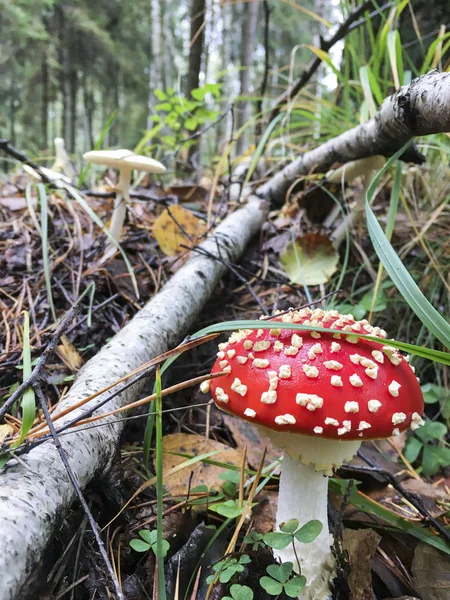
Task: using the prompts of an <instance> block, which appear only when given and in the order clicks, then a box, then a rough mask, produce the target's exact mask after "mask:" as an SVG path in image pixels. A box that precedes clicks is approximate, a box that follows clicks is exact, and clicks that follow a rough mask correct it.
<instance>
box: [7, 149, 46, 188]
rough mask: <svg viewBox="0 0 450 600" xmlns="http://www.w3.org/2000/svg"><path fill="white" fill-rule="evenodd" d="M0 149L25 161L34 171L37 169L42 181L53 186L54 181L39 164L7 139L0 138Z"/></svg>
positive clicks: (20, 160)
mask: <svg viewBox="0 0 450 600" xmlns="http://www.w3.org/2000/svg"><path fill="white" fill-rule="evenodd" d="M0 149H1V150H3V151H4V152H6V154H9V155H10V156H12V157H13V158H15V159H16V160H18V161H19V162H21V163H25V164H26V165H29V166H30V167H31V168H33V169H34V170H35V171H37V172H38V173H39V175H40V177H41V178H42V181H43V182H44V183H47V184H48V185H51V186H52V187H55V185H54V182H53V181H52V180H51V179H49V178H48V177H47V176H46V175H45V174H44V173H43V172H42V171H41V168H40V167H39V165H37V164H36V163H35V162H33V161H32V160H31V158H30V157H29V156H27V155H26V154H25V153H24V152H21V151H20V150H17V148H15V147H14V146H13V145H12V144H11V143H10V142H9V140H5V139H0Z"/></svg>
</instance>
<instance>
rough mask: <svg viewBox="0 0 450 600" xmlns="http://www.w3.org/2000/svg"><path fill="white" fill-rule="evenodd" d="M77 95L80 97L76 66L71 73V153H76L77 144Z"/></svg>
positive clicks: (72, 67) (69, 147)
mask: <svg viewBox="0 0 450 600" xmlns="http://www.w3.org/2000/svg"><path fill="white" fill-rule="evenodd" d="M77 95H78V73H77V68H76V66H74V65H71V67H70V73H69V101H70V113H69V114H70V125H69V137H68V140H67V146H68V150H69V152H72V153H74V152H75V150H76V143H77Z"/></svg>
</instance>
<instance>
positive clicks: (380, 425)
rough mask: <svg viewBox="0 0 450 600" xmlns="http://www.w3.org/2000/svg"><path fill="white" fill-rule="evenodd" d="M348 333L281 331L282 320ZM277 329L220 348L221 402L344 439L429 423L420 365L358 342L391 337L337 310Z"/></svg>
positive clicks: (251, 416) (293, 318) (294, 429)
mask: <svg viewBox="0 0 450 600" xmlns="http://www.w3.org/2000/svg"><path fill="white" fill-rule="evenodd" d="M277 321H283V322H285V323H286V322H288V323H289V322H290V323H298V324H303V325H311V326H314V327H317V328H323V327H325V328H327V329H335V330H340V331H342V333H335V334H332V333H327V332H320V330H319V331H307V330H304V331H299V330H291V329H277V327H276V322H277ZM270 322H271V323H273V328H272V329H258V330H242V331H238V332H234V333H233V334H232V335H231V336H230V339H229V340H228V342H226V343H224V344H220V345H219V349H220V351H219V352H218V358H217V361H216V363H215V364H214V367H213V369H212V373H217V372H220V371H228V373H227V374H226V375H224V376H222V377H218V378H216V379H213V380H211V382H210V390H211V393H212V396H213V398H214V400H215V402H216V405H217V406H218V407H219V408H220V409H222V410H224V411H226V412H228V413H231V414H234V415H237V416H239V417H241V418H243V419H246V420H248V421H251V422H253V423H257V424H259V425H264V426H265V427H268V428H270V429H274V430H277V431H287V432H291V433H302V434H306V435H312V436H315V435H317V436H320V437H324V438H331V439H340V440H357V439H360V438H362V439H379V438H386V437H390V436H392V435H398V434H399V433H400V432H401V431H404V430H405V429H408V428H409V427H411V428H412V429H416V428H417V427H419V426H420V425H421V424H422V423H423V421H422V419H421V414H422V412H423V396H422V391H421V389H420V386H419V384H418V381H417V378H416V376H415V375H414V368H413V367H411V366H410V365H409V364H408V362H407V360H406V359H405V358H404V357H403V356H402V355H401V354H400V353H399V352H398V351H397V350H396V349H395V348H393V347H391V346H389V345H382V344H378V343H376V342H372V341H369V340H364V339H361V338H358V333H359V334H362V335H372V336H376V337H379V338H381V339H383V338H384V337H386V333H385V332H384V331H383V330H381V329H380V328H379V327H372V326H371V325H369V323H368V321H366V320H363V321H355V319H354V317H353V316H352V315H341V314H339V313H338V311H336V310H330V311H323V310H321V309H316V310H311V309H309V308H306V309H301V310H298V311H291V312H289V313H287V314H284V315H282V316H279V317H274V318H273V319H271V321H270Z"/></svg>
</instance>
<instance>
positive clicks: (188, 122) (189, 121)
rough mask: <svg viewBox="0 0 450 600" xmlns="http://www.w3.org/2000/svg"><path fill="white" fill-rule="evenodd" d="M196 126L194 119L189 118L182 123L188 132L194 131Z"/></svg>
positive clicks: (196, 120)
mask: <svg viewBox="0 0 450 600" xmlns="http://www.w3.org/2000/svg"><path fill="white" fill-rule="evenodd" d="M198 124H199V123H198V119H196V118H195V117H189V118H188V119H186V121H185V122H184V126H185V127H186V129H187V130H188V131H194V130H195V129H196V128H197V127H198Z"/></svg>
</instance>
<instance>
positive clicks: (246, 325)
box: [161, 320, 450, 373]
mask: <svg viewBox="0 0 450 600" xmlns="http://www.w3.org/2000/svg"><path fill="white" fill-rule="evenodd" d="M239 329H273V321H270V320H268V321H254V320H242V321H224V322H223V323H216V324H214V325H209V326H208V327H205V328H204V329H200V330H199V331H197V332H196V333H194V334H193V335H192V336H191V338H192V339H196V338H198V337H201V336H203V335H207V334H209V333H223V332H225V331H237V330H239ZM277 329H294V330H298V331H320V332H321V333H322V332H328V333H341V334H342V331H338V330H336V329H328V328H325V327H321V328H320V329H318V328H317V327H311V326H310V325H299V324H298V323H283V322H279V321H277ZM358 337H360V338H362V339H365V340H370V341H372V342H376V343H377V344H381V345H386V344H388V345H389V346H393V347H394V348H397V349H398V350H402V351H403V352H407V353H408V354H414V355H416V356H420V357H421V358H425V359H427V360H432V361H434V362H438V363H441V364H443V365H449V366H450V353H449V352H442V351H441V350H435V349H434V348H426V347H424V346H416V345H414V344H408V343H407V342H399V341H397V340H394V339H390V338H389V339H384V340H383V339H380V338H377V337H375V336H372V335H359V334H358ZM178 356H179V354H178V355H175V356H172V357H171V358H169V359H168V360H166V362H165V363H164V364H163V365H162V367H161V373H163V372H164V371H165V370H166V369H168V368H169V367H170V365H171V364H172V363H173V362H174V361H175V360H176V359H177V358H178Z"/></svg>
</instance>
